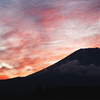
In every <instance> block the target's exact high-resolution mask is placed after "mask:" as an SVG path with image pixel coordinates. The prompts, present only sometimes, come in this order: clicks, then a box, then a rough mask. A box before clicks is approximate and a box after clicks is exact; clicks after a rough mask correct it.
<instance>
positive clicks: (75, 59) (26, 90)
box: [0, 48, 100, 95]
mask: <svg viewBox="0 0 100 100" xmlns="http://www.w3.org/2000/svg"><path fill="white" fill-rule="evenodd" d="M99 60H100V49H99V48H91V49H80V50H78V51H75V52H74V53H72V54H71V55H69V56H68V57H66V58H64V59H62V60H61V61H59V62H57V63H56V64H54V65H52V66H50V67H48V68H46V69H44V70H41V71H39V72H37V73H35V74H32V75H29V76H27V77H24V78H14V79H8V80H1V81H0V93H2V94H15V95H26V94H30V93H33V92H34V91H35V89H36V87H37V86H39V85H41V86H43V88H47V87H57V86H100V78H99V77H100V74H99V73H100V67H99V65H100V62H99ZM97 73H98V74H97Z"/></svg>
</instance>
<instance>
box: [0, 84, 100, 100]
mask: <svg viewBox="0 0 100 100" xmlns="http://www.w3.org/2000/svg"><path fill="white" fill-rule="evenodd" d="M43 98H50V99H52V98H72V99H73V98H100V87H79V86H78V87H52V88H50V87H49V88H43V87H42V86H41V85H39V86H37V87H36V89H35V91H34V92H32V93H30V94H28V95H24V96H19V95H10V96H9V95H6V94H0V100H4V99H10V100H13V99H14V100H18V99H28V100H30V99H34V100H35V99H36V100H38V99H43Z"/></svg>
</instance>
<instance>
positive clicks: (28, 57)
mask: <svg viewBox="0 0 100 100" xmlns="http://www.w3.org/2000/svg"><path fill="white" fill-rule="evenodd" d="M95 47H100V0H0V79H9V78H15V77H25V76H27V75H30V74H32V73H35V72H38V71H40V70H42V69H44V68H46V67H48V66H50V65H52V64H54V63H56V62H58V61H59V60H61V59H62V58H64V57H66V56H68V55H70V54H71V53H72V52H74V51H76V50H78V49H80V48H95Z"/></svg>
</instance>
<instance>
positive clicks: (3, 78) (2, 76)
mask: <svg viewBox="0 0 100 100" xmlns="http://www.w3.org/2000/svg"><path fill="white" fill-rule="evenodd" d="M6 79H9V77H8V76H7V75H0V80H6Z"/></svg>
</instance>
